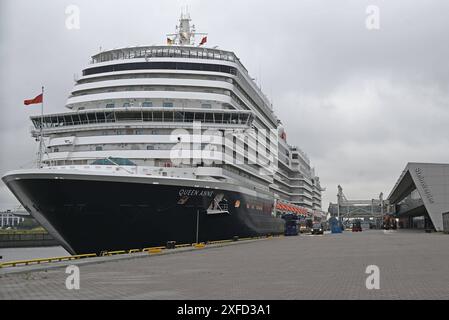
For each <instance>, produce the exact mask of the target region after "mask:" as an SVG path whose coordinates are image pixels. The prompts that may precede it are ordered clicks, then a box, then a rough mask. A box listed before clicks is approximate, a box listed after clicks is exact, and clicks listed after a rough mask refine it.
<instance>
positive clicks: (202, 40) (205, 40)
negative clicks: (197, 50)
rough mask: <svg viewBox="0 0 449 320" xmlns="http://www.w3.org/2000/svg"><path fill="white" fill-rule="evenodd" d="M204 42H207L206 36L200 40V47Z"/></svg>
mask: <svg viewBox="0 0 449 320" xmlns="http://www.w3.org/2000/svg"><path fill="white" fill-rule="evenodd" d="M206 42H207V36H205V37H203V39H201V42H200V46H202V45H203V44H205V43H206Z"/></svg>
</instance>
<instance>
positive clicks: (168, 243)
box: [165, 241, 176, 249]
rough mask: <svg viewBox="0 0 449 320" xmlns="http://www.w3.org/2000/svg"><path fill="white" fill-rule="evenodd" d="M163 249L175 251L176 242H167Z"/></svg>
mask: <svg viewBox="0 0 449 320" xmlns="http://www.w3.org/2000/svg"><path fill="white" fill-rule="evenodd" d="M165 248H167V249H175V248H176V241H167V244H166V245H165Z"/></svg>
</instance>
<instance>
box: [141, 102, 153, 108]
mask: <svg viewBox="0 0 449 320" xmlns="http://www.w3.org/2000/svg"><path fill="white" fill-rule="evenodd" d="M152 106H153V103H152V102H148V101H145V102H144V103H142V107H144V108H151V107H152Z"/></svg>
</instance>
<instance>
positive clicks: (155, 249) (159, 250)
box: [0, 235, 283, 268]
mask: <svg viewBox="0 0 449 320" xmlns="http://www.w3.org/2000/svg"><path fill="white" fill-rule="evenodd" d="M282 236H283V235H267V236H258V237H251V238H237V237H235V238H234V239H229V240H215V241H208V242H207V243H204V242H201V243H185V244H177V245H175V248H186V247H194V248H195V249H202V248H204V247H206V246H207V245H210V244H222V243H230V242H235V241H247V240H256V239H272V238H276V237H282ZM163 250H167V249H166V247H165V246H160V247H149V248H143V249H130V250H118V251H102V252H101V253H100V256H102V257H104V256H114V255H121V254H132V253H145V252H146V253H148V254H150V255H151V254H157V253H162V251H163ZM92 257H97V254H95V253H88V254H79V255H74V256H64V257H53V258H40V259H30V260H16V261H9V262H3V263H0V268H4V267H16V266H19V265H26V266H27V265H31V264H41V263H51V262H61V261H70V260H78V259H83V258H92Z"/></svg>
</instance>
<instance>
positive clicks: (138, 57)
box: [2, 13, 323, 254]
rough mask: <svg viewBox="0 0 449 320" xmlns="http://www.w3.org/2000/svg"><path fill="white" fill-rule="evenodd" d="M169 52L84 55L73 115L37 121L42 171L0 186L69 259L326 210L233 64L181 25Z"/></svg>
mask: <svg viewBox="0 0 449 320" xmlns="http://www.w3.org/2000/svg"><path fill="white" fill-rule="evenodd" d="M199 36H200V37H201V38H200V39H199ZM166 40H167V43H166V45H161V46H138V47H126V48H121V49H113V50H107V51H100V52H99V53H97V54H95V55H94V56H92V59H91V61H90V63H89V64H88V65H87V66H86V67H85V68H84V69H83V70H82V76H80V77H79V78H78V79H76V81H75V85H74V88H73V90H72V92H71V94H70V96H69V97H68V100H67V104H66V108H67V109H68V110H66V111H65V112H62V113H57V114H42V115H36V116H32V117H31V121H32V123H33V125H34V127H33V130H32V135H33V137H35V138H36V139H37V140H38V141H40V145H41V146H42V147H40V148H39V150H40V151H39V153H38V165H37V168H30V169H22V170H16V171H12V172H8V173H7V174H6V175H5V176H4V177H3V178H2V179H3V181H4V182H5V184H6V185H7V186H8V188H9V189H10V190H11V191H12V192H13V194H14V195H15V196H16V198H17V199H18V200H19V201H20V203H21V204H22V205H23V207H24V208H25V209H26V210H27V211H28V212H29V213H30V214H31V215H32V216H33V217H34V218H35V219H36V220H37V221H38V222H39V223H40V224H41V225H42V226H43V227H45V228H46V229H47V230H48V232H49V233H50V234H51V235H52V236H53V237H54V238H55V239H57V240H58V241H59V242H60V243H61V245H62V246H63V247H64V248H65V249H66V250H67V251H68V252H70V253H71V254H81V253H92V252H95V253H100V252H102V251H107V250H126V249H137V248H145V247H150V246H159V245H164V244H165V243H166V242H167V241H176V242H177V243H194V242H205V241H211V240H221V239H231V238H233V237H236V236H238V237H252V236H263V235H269V234H272V235H274V234H280V233H283V232H284V228H285V220H284V219H283V218H282V217H283V215H285V214H294V215H299V216H302V217H304V218H307V217H309V218H310V217H311V216H312V215H313V214H314V212H316V211H320V210H321V191H322V190H323V189H322V188H321V186H320V181H319V178H318V177H317V176H315V173H314V170H313V168H312V167H311V165H310V160H309V159H308V157H307V155H306V154H305V153H304V152H302V151H301V150H300V149H299V148H297V147H294V146H291V145H289V144H288V143H287V138H286V133H285V130H284V127H283V125H282V124H281V121H280V120H279V119H278V118H277V117H276V115H275V114H274V111H273V107H272V105H271V103H270V101H269V99H268V98H267V97H266V96H265V95H264V94H263V93H262V91H261V89H260V87H259V86H258V85H257V84H256V82H255V81H254V79H252V78H251V77H250V75H249V73H248V71H247V69H245V67H244V66H243V64H242V62H241V61H240V60H239V58H238V57H237V56H236V55H235V54H234V53H233V52H230V51H225V50H221V49H219V48H217V47H214V48H210V47H208V46H207V35H205V34H199V33H196V31H195V27H194V25H192V24H191V19H190V16H189V15H188V14H187V13H184V14H181V18H180V20H179V25H178V26H177V27H176V32H175V33H174V34H171V35H167V39H166ZM199 40H201V41H199Z"/></svg>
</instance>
